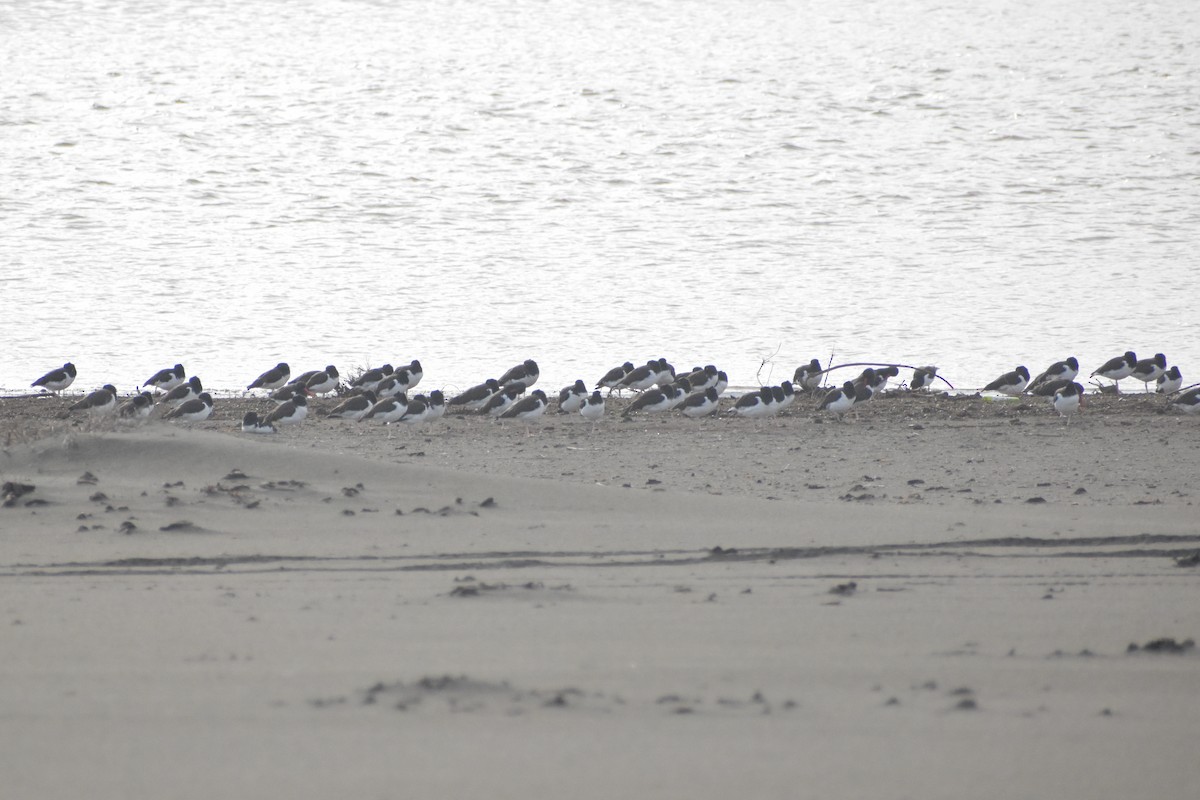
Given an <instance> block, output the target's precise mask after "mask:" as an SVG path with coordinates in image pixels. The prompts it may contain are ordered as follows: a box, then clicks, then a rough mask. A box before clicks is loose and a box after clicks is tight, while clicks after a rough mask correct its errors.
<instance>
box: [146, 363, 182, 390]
mask: <svg viewBox="0 0 1200 800" xmlns="http://www.w3.org/2000/svg"><path fill="white" fill-rule="evenodd" d="M185 380H187V373H186V372H185V371H184V369H183V364H176V365H175V366H173V367H171V368H169V369H160V370H159V371H158V372H156V373H154V374H153V375H151V376H150V380H148V381H146V382H145V383H143V384H142V388H143V389H152V390H154V391H156V392H169V391H171V390H172V389H174V388H175V387H176V386H178V385H179V384H181V383H183V382H184V381H185Z"/></svg>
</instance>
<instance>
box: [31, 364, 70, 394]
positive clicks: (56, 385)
mask: <svg viewBox="0 0 1200 800" xmlns="http://www.w3.org/2000/svg"><path fill="white" fill-rule="evenodd" d="M75 374H76V373H75V365H74V364H72V363H71V362H70V361H68V362H67V363H66V364H63V365H62V366H61V367H59V368H58V369H52V370H50V371H49V372H47V373H46V374H45V375H43V376H42V377H40V378H38V379H37V380H36V381H34V382H33V383H32V384H30V385H31V386H38V387H41V388H43V389H45V390H46V391H48V392H52V393H54V394H58V393H59V392H61V391H62V390H63V389H66V388H67V387H68V386H70V385H71V384H72V383H74V382H75Z"/></svg>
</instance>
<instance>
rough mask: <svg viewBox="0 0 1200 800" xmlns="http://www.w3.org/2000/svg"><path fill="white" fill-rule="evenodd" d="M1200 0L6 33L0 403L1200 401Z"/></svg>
mask: <svg viewBox="0 0 1200 800" xmlns="http://www.w3.org/2000/svg"><path fill="white" fill-rule="evenodd" d="M1198 41H1200V4H1198V3H1195V2H1194V1H1193V0H1164V2H1158V3H1137V2H1127V1H1125V0H1122V1H1121V2H1113V1H1111V0H1088V1H1087V2H1083V1H1082V0H1061V1H1060V2H1050V3H1046V2H1040V1H1037V0H1025V1H1021V2H999V1H997V2H987V1H986V0H984V2H980V1H979V0H940V1H935V0H887V1H886V2H867V1H866V0H847V2H842V3H818V2H798V1H797V2H785V1H783V0H780V1H779V2H770V1H768V0H754V1H753V2H750V1H746V2H739V1H738V0H711V2H686V0H683V1H681V0H640V1H636V2H635V1H633V0H610V1H608V2H604V1H603V0H588V1H587V2H582V1H581V2H575V1H573V0H563V1H562V2H553V3H551V2H535V0H470V2H451V1H448V0H429V1H428V2H422V1H421V0H416V1H406V2H394V3H393V2H383V1H382V0H381V1H380V2H361V1H355V0H341V1H338V0H236V2H235V1H233V0H227V1H226V2H220V1H219V0H217V1H214V2H200V0H189V1H187V2H184V1H183V0H145V1H144V2H134V1H133V0H109V2H84V1H83V0H61V2H50V1H49V0H26V1H25V2H21V3H11V4H6V5H5V6H4V7H3V8H0V101H2V102H0V164H2V165H3V180H2V181H0V263H2V264H3V270H2V271H0V312H2V313H0V342H3V347H2V348H0V388H5V389H9V390H13V389H21V388H22V387H26V386H28V384H29V383H30V381H32V380H33V379H34V378H36V377H37V376H38V375H40V374H42V373H43V372H45V371H46V370H47V369H49V368H52V367H56V366H59V365H60V364H61V363H62V362H63V361H66V360H68V359H70V360H73V361H74V362H75V363H76V364H77V365H78V366H79V368H80V377H79V380H78V382H77V384H76V385H77V386H79V387H85V386H95V385H99V384H101V383H105V382H108V381H111V382H113V383H115V384H117V385H118V386H119V387H120V388H122V389H132V388H133V386H134V384H136V383H138V382H140V381H141V380H144V379H145V378H146V377H148V376H149V375H150V374H151V373H152V372H154V371H155V370H157V369H159V368H161V367H164V366H169V365H171V364H174V363H175V362H176V361H182V362H184V363H185V364H186V365H187V366H188V368H189V370H190V371H191V372H193V373H195V374H199V375H200V376H201V377H202V379H204V381H205V383H206V385H208V386H210V387H215V388H224V389H235V388H240V387H241V386H244V385H245V384H246V383H247V382H248V381H249V380H250V379H251V378H253V377H254V376H255V375H257V374H258V373H259V372H261V371H262V370H263V369H265V368H267V367H269V366H271V365H273V364H274V363H275V362H276V361H279V360H288V361H290V362H291V363H292V365H293V368H294V369H298V370H299V369H313V368H317V367H320V366H323V365H325V364H326V363H335V364H338V365H339V366H340V367H342V369H343V371H346V370H349V369H351V368H353V367H355V366H361V365H366V364H378V363H380V362H383V361H391V362H392V363H401V362H407V361H408V360H410V359H412V358H414V357H415V358H420V359H421V360H422V362H423V363H424V364H425V366H426V374H427V376H428V378H427V380H428V381H429V383H430V384H431V385H445V386H448V387H455V386H463V385H466V384H468V383H473V382H476V381H479V380H482V379H483V378H486V377H489V376H492V375H495V374H497V373H499V372H500V371H502V370H503V369H504V368H506V367H508V366H510V365H511V364H513V363H516V362H518V361H520V360H522V359H524V358H527V357H534V358H536V359H537V360H538V362H539V363H540V364H541V365H542V369H543V375H544V379H545V380H546V382H547V383H549V384H551V385H552V387H557V386H559V385H562V384H564V383H568V382H570V381H572V380H574V379H575V378H576V377H583V378H585V379H587V380H589V381H590V380H595V379H596V378H597V377H599V375H600V374H601V373H603V372H604V371H605V370H607V369H608V368H609V367H611V366H613V365H615V364H617V363H620V362H621V361H624V360H626V359H629V360H632V361H634V362H639V363H640V362H643V361H645V360H646V359H647V358H650V357H655V356H658V355H666V356H668V357H669V358H670V359H671V360H672V361H673V362H674V363H675V364H676V365H677V366H680V367H684V366H686V367H690V366H692V365H693V364H695V363H709V362H711V363H717V364H719V365H720V366H722V368H724V369H726V370H727V371H728V372H729V373H730V376H731V378H732V379H733V380H734V382H735V383H742V384H752V383H754V382H755V377H756V370H757V369H758V367H759V364H760V362H761V361H762V360H763V359H764V358H767V357H770V356H772V354H774V356H773V359H772V361H771V364H769V365H768V367H767V369H765V370H764V371H763V373H762V377H763V378H764V379H766V378H768V377H770V378H772V379H773V380H774V381H775V382H778V381H779V380H781V379H783V378H785V377H790V375H791V372H792V370H793V369H794V368H795V366H796V365H797V364H799V363H801V362H805V361H807V360H808V359H809V358H812V357H814V356H816V357H819V358H821V359H822V360H825V359H827V358H828V357H829V355H830V354H831V353H835V354H836V355H835V358H836V360H837V361H839V362H841V361H853V360H862V359H884V360H897V361H903V362H906V363H913V362H921V363H935V364H939V365H940V366H941V367H942V370H943V373H944V374H945V375H946V376H947V377H948V378H950V379H951V380H952V381H954V382H955V383H957V384H959V385H960V386H979V385H981V384H982V383H984V382H986V381H987V380H989V379H991V378H992V377H995V375H997V374H999V373H1000V372H1003V371H1006V370H1008V369H1011V368H1012V367H1013V366H1015V365H1016V364H1018V363H1027V364H1028V365H1029V366H1030V368H1031V369H1034V370H1037V369H1040V368H1041V367H1044V366H1045V365H1046V364H1048V363H1050V362H1051V361H1054V360H1057V359H1060V358H1063V357H1065V356H1067V355H1070V354H1074V355H1076V356H1078V357H1079V358H1080V361H1081V362H1083V366H1084V368H1085V369H1087V370H1088V371H1090V369H1091V368H1094V367H1095V366H1096V365H1097V363H1098V362H1099V361H1101V360H1104V359H1107V358H1109V357H1110V356H1112V355H1116V354H1118V353H1120V352H1123V351H1124V350H1126V349H1134V350H1136V351H1138V353H1139V354H1144V355H1150V354H1152V353H1153V352H1155V351H1158V350H1161V351H1163V352H1166V353H1167V355H1168V357H1169V359H1170V360H1171V362H1172V363H1177V364H1179V365H1180V367H1181V369H1182V370H1183V372H1184V375H1185V378H1188V379H1189V380H1188V382H1189V383H1190V382H1192V381H1194V380H1197V379H1200V336H1198V335H1197V333H1198V331H1197V324H1196V322H1195V320H1196V319H1197V305H1198V303H1200V256H1198V252H1200V247H1198V245H1200V236H1198V234H1197V232H1198V231H1200V180H1198V177H1197V176H1198V175H1200V107H1198V106H1200V47H1197V46H1196V43H1197V42H1198Z"/></svg>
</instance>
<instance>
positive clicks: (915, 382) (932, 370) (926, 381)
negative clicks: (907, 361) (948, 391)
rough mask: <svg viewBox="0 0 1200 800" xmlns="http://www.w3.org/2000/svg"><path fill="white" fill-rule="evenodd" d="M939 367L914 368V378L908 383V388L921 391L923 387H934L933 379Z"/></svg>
mask: <svg viewBox="0 0 1200 800" xmlns="http://www.w3.org/2000/svg"><path fill="white" fill-rule="evenodd" d="M937 371H938V368H937V367H932V366H930V367H917V368H916V369H914V370H913V376H912V380H911V381H910V382H909V384H908V388H909V389H911V390H912V391H914V392H919V391H921V390H922V389H932V388H933V379H934V377H936V376H937Z"/></svg>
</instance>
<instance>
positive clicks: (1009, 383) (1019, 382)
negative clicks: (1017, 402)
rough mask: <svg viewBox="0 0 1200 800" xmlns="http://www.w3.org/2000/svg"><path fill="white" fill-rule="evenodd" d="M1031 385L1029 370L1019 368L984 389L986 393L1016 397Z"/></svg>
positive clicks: (1022, 367)
mask: <svg viewBox="0 0 1200 800" xmlns="http://www.w3.org/2000/svg"><path fill="white" fill-rule="evenodd" d="M1028 385H1029V370H1028V369H1026V368H1025V367H1024V366H1020V367H1017V368H1016V369H1014V370H1013V371H1012V372H1006V373H1004V374H1003V375H1001V376H1000V377H999V378H996V380H994V381H992V382H991V383H989V384H988V385H987V386H985V387H983V391H985V392H1000V393H1001V394H1007V395H1011V396H1013V397H1016V396H1017V395H1019V394H1021V392H1023V391H1025V387H1026V386H1028Z"/></svg>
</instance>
